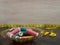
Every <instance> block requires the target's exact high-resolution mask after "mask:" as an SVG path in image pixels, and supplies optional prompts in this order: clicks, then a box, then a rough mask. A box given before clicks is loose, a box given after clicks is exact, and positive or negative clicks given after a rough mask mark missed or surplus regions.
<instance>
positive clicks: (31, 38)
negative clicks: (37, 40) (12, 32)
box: [20, 36, 34, 41]
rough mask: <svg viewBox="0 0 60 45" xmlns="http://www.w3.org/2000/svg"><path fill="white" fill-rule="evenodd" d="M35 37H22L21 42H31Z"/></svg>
mask: <svg viewBox="0 0 60 45" xmlns="http://www.w3.org/2000/svg"><path fill="white" fill-rule="evenodd" d="M33 38H34V36H22V37H20V40H22V41H29V40H33Z"/></svg>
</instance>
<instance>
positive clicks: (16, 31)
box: [11, 28, 20, 34]
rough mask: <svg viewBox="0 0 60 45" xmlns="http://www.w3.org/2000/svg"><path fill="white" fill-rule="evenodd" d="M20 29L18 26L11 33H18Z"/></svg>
mask: <svg viewBox="0 0 60 45" xmlns="http://www.w3.org/2000/svg"><path fill="white" fill-rule="evenodd" d="M19 31H20V28H16V29H15V30H13V31H12V32H11V33H12V34H16V33H18V32H19Z"/></svg>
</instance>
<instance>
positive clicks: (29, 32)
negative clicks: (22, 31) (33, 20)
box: [26, 29, 39, 36]
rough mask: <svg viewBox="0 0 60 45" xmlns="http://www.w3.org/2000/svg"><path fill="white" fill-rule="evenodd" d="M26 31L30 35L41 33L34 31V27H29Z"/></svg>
mask: <svg viewBox="0 0 60 45" xmlns="http://www.w3.org/2000/svg"><path fill="white" fill-rule="evenodd" d="M26 32H27V34H30V35H32V36H38V35H39V33H37V32H35V31H33V30H32V29H27V31H26Z"/></svg>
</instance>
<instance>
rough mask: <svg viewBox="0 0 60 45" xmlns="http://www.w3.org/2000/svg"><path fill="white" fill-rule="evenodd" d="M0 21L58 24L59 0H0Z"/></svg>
mask: <svg viewBox="0 0 60 45" xmlns="http://www.w3.org/2000/svg"><path fill="white" fill-rule="evenodd" d="M0 23H8V24H9V23H12V24H13V23H19V24H33V23H34V24H36V23H52V24H53V23H54V24H60V0H0Z"/></svg>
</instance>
